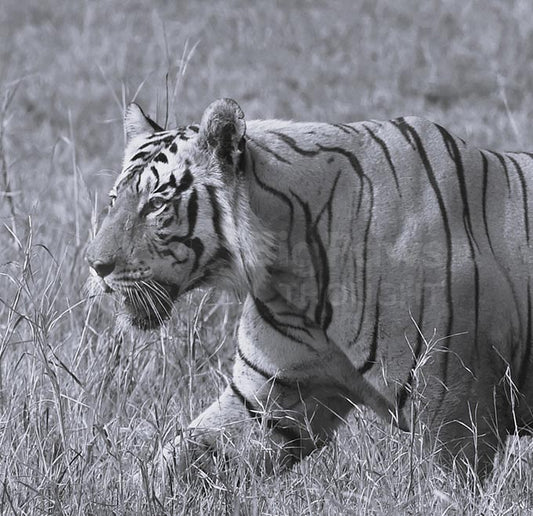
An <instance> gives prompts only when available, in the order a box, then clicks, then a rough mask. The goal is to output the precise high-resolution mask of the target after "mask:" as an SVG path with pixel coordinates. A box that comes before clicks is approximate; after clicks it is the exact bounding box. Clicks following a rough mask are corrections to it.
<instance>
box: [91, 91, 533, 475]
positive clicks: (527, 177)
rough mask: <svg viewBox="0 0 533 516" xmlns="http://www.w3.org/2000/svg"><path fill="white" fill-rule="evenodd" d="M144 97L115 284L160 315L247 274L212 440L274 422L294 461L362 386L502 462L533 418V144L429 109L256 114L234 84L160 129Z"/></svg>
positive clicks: (210, 414)
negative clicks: (509, 147) (480, 134)
mask: <svg viewBox="0 0 533 516" xmlns="http://www.w3.org/2000/svg"><path fill="white" fill-rule="evenodd" d="M131 110H133V115H132V113H131V112H130V113H129V114H128V115H127V117H126V129H127V130H128V132H129V133H130V136H131V138H130V142H129V144H128V146H127V149H126V158H125V162H124V170H123V172H122V173H121V175H120V176H119V178H118V179H117V182H116V185H115V187H114V189H113V192H112V194H111V195H112V198H113V199H116V200H115V201H114V205H113V206H112V207H111V209H110V211H109V214H108V215H107V217H106V219H105V221H104V222H103V225H102V228H101V229H100V231H99V233H98V235H97V236H96V238H95V240H94V241H93V242H92V243H91V245H90V249H89V261H90V262H91V264H93V267H94V268H95V269H99V270H100V279H99V281H100V282H101V283H102V285H103V286H104V288H106V289H107V290H113V291H116V292H118V293H119V294H121V295H123V296H124V298H125V300H126V306H127V308H128V309H129V312H130V316H131V321H132V323H134V324H136V325H138V326H140V327H144V328H151V327H155V326H157V325H158V324H159V323H160V322H161V321H162V320H164V319H165V318H166V317H168V315H169V314H170V308H171V306H172V303H173V301H174V300H175V299H176V298H177V297H179V295H180V294H181V293H183V292H185V291H187V290H190V289H192V288H195V287H197V286H201V285H213V284H214V285H222V284H224V283H225V282H224V280H225V279H226V280H227V279H229V282H230V283H231V284H232V285H235V284H238V285H241V286H242V287H243V288H245V289H246V290H247V297H246V301H245V303H244V308H243V314H242V318H241V322H240V329H239V337H238V343H237V351H236V356H235V364H234V371H233V379H232V381H231V383H230V385H229V386H228V387H227V389H226V390H225V392H224V393H222V395H221V397H220V398H219V399H218V400H217V401H216V402H215V403H213V405H211V406H210V407H209V408H208V409H207V410H206V411H205V412H204V413H203V414H201V415H200V416H199V417H198V418H197V419H196V420H195V421H193V423H192V424H191V428H190V431H191V434H192V439H193V440H194V441H195V442H196V445H197V446H207V445H211V444H213V442H214V440H215V439H216V435H217V433H216V432H215V431H209V429H220V428H225V429H226V431H227V432H228V433H229V434H230V435H234V436H237V435H239V434H240V433H242V432H243V425H244V424H245V423H244V421H245V420H248V421H254V422H255V423H254V424H256V423H257V421H259V422H261V423H262V424H263V426H264V428H266V429H267V432H268V434H269V436H270V439H271V442H272V443H273V444H275V445H276V447H277V449H278V459H280V460H281V461H282V462H283V463H289V462H290V461H292V460H294V459H298V458H301V457H303V456H305V455H306V454H308V453H309V452H310V451H311V450H313V449H314V448H316V447H317V446H319V445H321V444H323V443H324V442H326V441H327V440H328V439H329V438H330V437H331V435H332V433H333V431H334V429H335V428H336V427H337V425H338V424H339V422H340V421H341V419H342V418H343V417H344V416H345V415H346V414H347V413H348V411H349V410H350V408H351V407H352V405H353V404H354V403H362V404H365V405H367V406H368V407H370V408H372V409H373V410H374V411H376V412H377V413H378V414H379V415H380V416H381V418H383V419H384V420H385V421H391V422H393V423H394V424H396V425H397V426H399V427H400V428H403V429H408V427H409V425H408V421H415V420H416V417H418V416H420V417H421V418H422V420H423V421H424V422H425V423H426V424H427V425H428V427H429V428H430V430H431V432H432V434H433V436H434V437H435V439H438V440H439V441H440V442H441V443H442V444H443V445H444V449H445V450H447V451H448V452H451V455H450V456H451V457H454V456H456V455H457V454H458V453H461V455H462V456H463V457H466V459H467V461H469V462H470V463H471V464H472V465H474V466H475V467H478V468H479V470H480V471H481V472H482V473H484V472H486V471H488V470H489V469H490V466H491V463H492V459H493V456H494V452H495V449H496V447H497V445H498V443H499V442H500V441H501V440H502V439H504V437H505V435H506V433H508V432H511V431H517V430H522V429H525V428H527V427H528V426H529V425H530V424H531V422H532V412H531V408H530V403H531V401H533V393H532V391H533V384H532V375H530V374H528V373H529V368H530V363H531V332H532V321H531V310H532V307H531V270H532V267H531V264H530V262H531V257H532V252H531V248H530V238H531V235H530V233H531V229H530V211H529V210H530V207H531V202H532V201H531V199H532V194H531V183H532V182H533V155H532V154H528V153H496V152H493V151H488V150H480V149H477V148H475V147H473V146H471V145H469V144H467V143H465V142H464V141H463V140H461V139H460V138H457V137H456V136H453V135H452V134H450V133H449V132H448V131H447V130H445V129H444V128H442V127H440V126H439V125H437V124H434V123H432V122H428V121H426V120H423V119H419V118H414V117H408V118H400V119H396V120H392V121H388V122H378V121H367V122H359V123H353V124H325V123H294V122H283V121H276V120H265V121H250V122H248V123H247V124H246V127H245V124H244V118H243V115H242V112H241V111H240V108H239V107H238V106H237V105H236V103H235V102H234V101H230V100H220V101H217V102H215V103H214V104H212V105H211V106H210V107H209V108H208V109H207V110H206V113H205V114H204V117H203V119H202V122H201V124H200V125H199V126H188V127H185V128H181V129H178V130H175V131H162V130H161V131H160V130H155V132H154V125H153V122H151V121H149V119H146V118H145V117H144V115H143V114H142V112H141V111H140V110H139V108H136V107H132V108H130V111H131ZM154 198H155V199H156V200H155V201H154ZM95 263H96V266H94V264H95ZM101 264H112V265H113V267H112V272H108V271H109V269H110V267H107V269H106V270H105V271H104V270H103V269H104V267H103V266H101ZM99 265H100V267H98V266H99ZM104 272H106V274H104ZM423 335H425V336H429V337H430V336H432V335H434V340H433V341H434V342H435V343H436V344H435V345H434V346H432V347H431V349H428V346H427V342H426V341H425V339H424V338H423ZM415 382H417V385H418V386H419V388H420V386H421V385H423V392H422V393H421V394H422V399H423V402H424V403H423V404H424V405H425V407H424V410H423V411H422V412H421V413H420V414H412V413H411V410H412V409H413V404H412V403H411V399H412V395H413V389H414V387H415ZM513 409H514V411H513ZM238 421H241V422H242V423H240V424H235V422H238ZM474 425H475V427H476V429H477V433H476V435H477V438H478V441H477V442H475V439H473V437H472V430H471V428H472V427H473V426H474ZM206 430H207V431H206ZM176 442H177V443H181V438H178V439H177V441H176ZM178 449H180V446H173V445H172V444H170V445H169V446H168V447H167V449H166V453H167V455H166V456H167V459H168V461H169V464H170V465H173V467H177V468H183V467H184V464H185V462H184V460H183V457H180V456H179V451H176V450H178ZM444 455H445V456H448V454H447V453H445V454H444Z"/></svg>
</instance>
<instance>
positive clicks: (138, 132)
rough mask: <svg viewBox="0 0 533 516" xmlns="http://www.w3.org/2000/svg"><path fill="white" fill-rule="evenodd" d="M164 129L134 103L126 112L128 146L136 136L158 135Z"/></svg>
mask: <svg viewBox="0 0 533 516" xmlns="http://www.w3.org/2000/svg"><path fill="white" fill-rule="evenodd" d="M163 130H164V129H163V128H162V127H160V126H159V125H157V124H156V123H155V122H154V121H153V120H152V119H151V118H149V117H147V116H146V115H145V114H144V112H143V110H142V109H141V108H140V107H139V106H138V105H137V104H135V102H132V103H131V104H129V105H128V107H127V108H126V111H125V112H124V133H125V135H126V145H128V144H129V143H130V141H131V140H132V138H135V136H142V135H146V136H148V135H149V134H153V133H157V132H160V131H163Z"/></svg>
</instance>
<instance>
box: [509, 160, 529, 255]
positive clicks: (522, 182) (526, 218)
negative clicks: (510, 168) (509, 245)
mask: <svg viewBox="0 0 533 516" xmlns="http://www.w3.org/2000/svg"><path fill="white" fill-rule="evenodd" d="M509 159H510V160H511V163H512V164H513V165H514V167H515V169H516V173H517V174H518V178H519V179H520V187H521V188H522V203H523V207H524V224H525V227H526V240H527V245H529V206H528V199H527V185H526V180H525V178H524V172H523V171H522V167H521V166H520V165H519V164H518V161H516V160H515V159H514V158H512V157H510V156H509Z"/></svg>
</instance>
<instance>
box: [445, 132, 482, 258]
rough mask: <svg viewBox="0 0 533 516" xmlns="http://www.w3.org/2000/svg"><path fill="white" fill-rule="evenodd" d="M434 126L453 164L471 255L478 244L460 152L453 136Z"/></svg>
mask: <svg viewBox="0 0 533 516" xmlns="http://www.w3.org/2000/svg"><path fill="white" fill-rule="evenodd" d="M435 127H436V128H437V129H438V130H439V132H440V134H441V136H442V139H443V140H444V144H445V146H446V150H447V151H448V155H449V156H450V158H451V159H452V161H453V162H454V164H455V172H456V174H457V181H458V183H459V191H460V192H461V201H462V203H463V223H464V226H465V232H466V235H467V237H468V241H469V244H470V247H471V248H472V255H473V254H474V250H473V247H474V246H475V247H476V248H477V249H478V250H479V245H478V244H477V242H476V238H475V236H474V230H473V229H472V219H471V217H470V206H469V203H468V192H467V190H466V181H465V172H464V167H463V160H462V159H461V152H460V151H459V148H458V147H457V144H456V143H455V140H454V137H453V136H452V135H451V134H450V133H449V132H448V131H447V130H446V129H444V127H441V126H440V125H438V124H435ZM472 259H475V258H474V256H472Z"/></svg>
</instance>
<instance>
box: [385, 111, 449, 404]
mask: <svg viewBox="0 0 533 516" xmlns="http://www.w3.org/2000/svg"><path fill="white" fill-rule="evenodd" d="M392 123H393V124H394V125H396V127H398V129H399V130H400V131H401V132H402V133H403V134H404V135H405V138H406V140H407V141H413V144H414V145H415V148H416V151H417V152H418V154H419V156H420V159H421V161H422V164H423V165H424V169H425V171H426V175H427V177H428V179H429V184H430V186H431V188H432V189H433V193H434V194H435V197H436V199H437V203H438V206H439V210H440V214H441V218H442V223H443V227H444V236H445V239H446V305H447V309H448V324H447V328H446V334H445V337H446V338H445V339H444V348H445V349H444V350H443V353H442V366H441V369H442V390H441V395H440V400H439V405H442V401H443V400H444V396H445V395H446V392H447V385H446V383H447V381H448V362H449V347H450V339H451V334H452V329H453V301H452V259H453V249H452V235H451V230H450V223H449V221H448V215H447V213H446V206H445V204H444V199H443V197H442V193H441V191H440V188H439V184H438V182H437V178H436V177H435V173H434V172H433V167H432V166H431V163H430V161H429V158H428V156H427V153H426V150H425V148H424V145H423V143H422V139H421V138H420V135H419V134H418V132H417V131H416V130H415V129H414V127H412V126H411V125H409V124H408V123H407V121H406V120H405V119H404V118H398V119H397V120H395V121H393V122H392Z"/></svg>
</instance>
